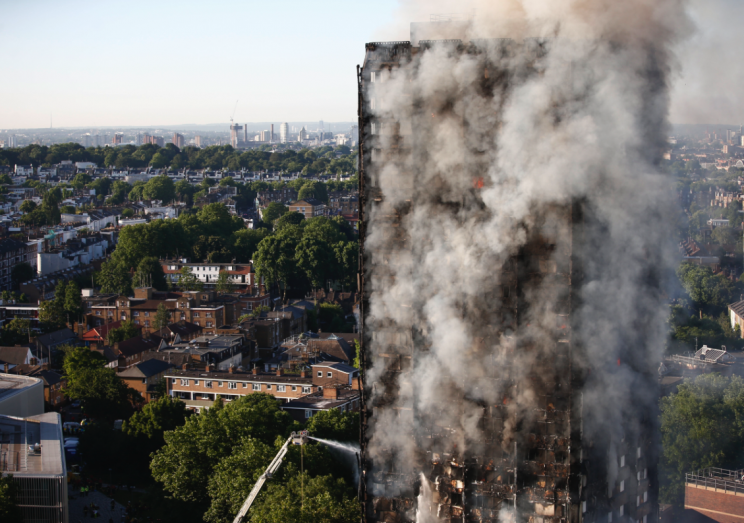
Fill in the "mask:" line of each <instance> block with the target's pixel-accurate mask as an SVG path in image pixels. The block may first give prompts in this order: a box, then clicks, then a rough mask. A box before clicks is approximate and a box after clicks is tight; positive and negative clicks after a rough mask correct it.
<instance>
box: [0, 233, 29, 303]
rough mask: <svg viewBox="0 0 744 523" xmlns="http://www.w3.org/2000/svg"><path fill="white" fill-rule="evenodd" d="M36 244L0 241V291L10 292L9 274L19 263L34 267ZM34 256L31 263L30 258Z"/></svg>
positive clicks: (8, 240) (6, 239) (12, 240)
mask: <svg viewBox="0 0 744 523" xmlns="http://www.w3.org/2000/svg"><path fill="white" fill-rule="evenodd" d="M35 252H36V244H32V245H27V244H26V243H25V242H21V241H18V240H15V239H13V238H3V239H2V240H0V290H10V289H11V287H12V283H13V282H12V281H11V277H10V273H11V272H12V271H13V268H14V267H15V266H16V265H18V264H19V263H23V262H26V263H28V264H29V265H32V266H35V265H36V259H35ZM31 255H33V256H34V260H33V263H31V260H30V256H31Z"/></svg>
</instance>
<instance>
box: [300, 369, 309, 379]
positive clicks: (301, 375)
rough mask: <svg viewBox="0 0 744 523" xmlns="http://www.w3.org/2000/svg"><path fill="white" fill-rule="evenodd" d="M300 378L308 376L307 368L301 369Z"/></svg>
mask: <svg viewBox="0 0 744 523" xmlns="http://www.w3.org/2000/svg"><path fill="white" fill-rule="evenodd" d="M300 378H307V371H306V370H302V371H300Z"/></svg>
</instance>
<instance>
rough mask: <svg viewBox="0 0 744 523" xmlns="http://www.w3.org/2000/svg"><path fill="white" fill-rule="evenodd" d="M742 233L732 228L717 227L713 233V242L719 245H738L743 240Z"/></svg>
mask: <svg viewBox="0 0 744 523" xmlns="http://www.w3.org/2000/svg"><path fill="white" fill-rule="evenodd" d="M741 236H742V235H741V231H736V230H734V229H733V228H731V227H716V228H715V229H714V230H713V232H712V233H711V237H712V238H713V241H714V242H716V243H717V244H719V245H736V242H738V241H740V240H741Z"/></svg>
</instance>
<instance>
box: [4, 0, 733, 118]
mask: <svg viewBox="0 0 744 523" xmlns="http://www.w3.org/2000/svg"><path fill="white" fill-rule="evenodd" d="M545 1H548V0H545ZM401 4H402V5H401ZM436 4H437V2H432V3H431V5H432V12H441V11H440V9H441V8H440V6H438V5H436ZM692 9H693V15H694V19H695V21H696V22H697V24H698V29H697V31H696V33H695V34H694V35H693V36H692V38H691V40H690V41H689V42H688V43H687V44H686V45H685V46H684V47H683V48H682V49H681V50H680V53H679V61H680V65H681V66H682V68H683V72H682V73H681V76H680V78H679V80H678V83H677V85H676V88H675V92H674V97H673V104H672V109H673V110H672V119H673V120H674V121H675V123H708V122H710V123H719V122H720V123H738V122H739V120H744V103H742V101H741V99H742V97H741V95H740V94H739V92H738V88H739V86H740V85H741V84H742V82H741V80H744V68H742V67H741V59H740V58H739V55H740V54H741V49H742V48H743V45H744V37H742V36H740V34H741V31H739V30H738V27H737V24H738V22H739V20H742V19H743V18H742V15H744V2H742V1H741V0H695V3H694V4H693V8H692ZM0 10H1V11H0V12H2V15H0V48H2V50H3V53H2V55H3V56H2V61H1V62H0V64H2V66H1V68H0V71H1V72H2V80H1V81H0V129H9V128H30V127H48V126H49V116H50V113H53V115H54V126H55V127H66V126H67V127H71V126H91V127H95V126H116V125H121V126H128V125H132V126H137V125H142V126H149V125H177V124H187V123H197V124H207V123H218V122H228V120H229V118H230V115H231V113H232V110H233V106H234V105H235V101H236V100H239V103H238V107H237V111H236V112H235V119H236V121H239V122H258V121H273V122H281V121H303V120H306V121H314V120H325V121H328V122H332V121H352V120H354V119H355V118H356V79H355V67H356V65H357V64H359V63H361V61H362V59H363V55H364V43H365V42H367V41H372V40H377V39H400V40H407V39H408V31H407V25H408V22H409V21H413V20H409V18H410V17H411V16H416V17H419V18H420V20H419V21H425V20H426V19H427V18H428V15H427V13H418V12H416V11H415V10H412V9H410V8H409V6H408V5H407V1H406V0H401V1H400V2H399V1H398V0H374V1H369V0H367V1H360V0H314V1H307V0H304V1H297V0H276V1H274V2H267V1H265V0H264V1H260V2H259V1H254V0H242V1H239V0H212V1H210V2H204V1H200V2H194V1H191V0H181V1H170V0H158V1H155V2H152V1H143V0H129V1H127V2H102V1H100V0H95V1H93V0H65V1H59V0H0ZM419 11H420V9H419Z"/></svg>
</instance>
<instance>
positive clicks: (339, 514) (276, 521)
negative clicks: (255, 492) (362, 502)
mask: <svg viewBox="0 0 744 523" xmlns="http://www.w3.org/2000/svg"><path fill="white" fill-rule="evenodd" d="M301 497H302V498H304V502H303V503H302V504H300V503H298V502H297V500H298V499H300V498H301ZM360 517H361V510H360V506H359V502H358V501H357V500H356V497H355V495H354V491H353V490H352V489H350V488H349V487H348V486H347V485H346V483H345V482H344V480H343V479H337V478H334V477H333V476H330V475H328V476H318V477H315V478H311V477H308V476H307V474H306V475H305V478H304V480H303V479H302V478H300V477H298V476H294V477H291V478H289V479H288V481H286V482H283V483H278V482H272V483H270V484H269V485H268V486H267V487H266V494H265V495H264V496H262V497H261V498H260V500H259V501H258V502H257V503H256V504H255V506H254V507H252V508H251V522H252V523H284V522H286V521H294V522H297V523H321V522H322V523H352V522H353V523H356V522H357V521H359V519H360Z"/></svg>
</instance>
